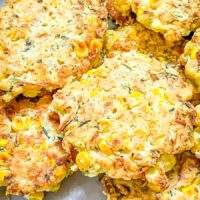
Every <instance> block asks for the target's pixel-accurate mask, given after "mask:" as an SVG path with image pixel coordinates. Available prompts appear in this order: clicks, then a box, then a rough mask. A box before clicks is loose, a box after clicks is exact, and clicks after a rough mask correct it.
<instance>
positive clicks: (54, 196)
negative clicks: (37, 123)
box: [0, 0, 106, 200]
mask: <svg viewBox="0 0 200 200" xmlns="http://www.w3.org/2000/svg"><path fill="white" fill-rule="evenodd" d="M3 5H4V0H0V7H1V6H3ZM102 190H103V188H102V186H101V184H100V183H99V181H98V178H88V177H84V176H83V175H82V174H81V173H80V172H78V173H76V174H74V175H72V176H71V177H69V178H67V179H66V180H64V181H63V183H62V186H61V189H60V190H59V191H58V192H56V193H48V194H47V195H46V197H45V200H105V199H106V198H105V196H104V195H103V194H102ZM5 199H6V198H3V197H1V196H0V200H5ZM7 199H11V200H23V198H21V197H10V198H7Z"/></svg>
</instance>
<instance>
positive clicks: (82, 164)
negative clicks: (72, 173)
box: [76, 151, 92, 170]
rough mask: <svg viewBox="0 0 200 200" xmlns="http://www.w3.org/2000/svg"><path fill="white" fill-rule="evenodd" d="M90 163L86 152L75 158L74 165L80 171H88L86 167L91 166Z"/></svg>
mask: <svg viewBox="0 0 200 200" xmlns="http://www.w3.org/2000/svg"><path fill="white" fill-rule="evenodd" d="M91 161H92V158H91V156H90V154H89V153H88V152H87V151H82V152H80V153H78V155H77V156H76V164H77V166H78V167H79V168H80V169H82V170H86V169H88V167H89V166H90V164H91Z"/></svg>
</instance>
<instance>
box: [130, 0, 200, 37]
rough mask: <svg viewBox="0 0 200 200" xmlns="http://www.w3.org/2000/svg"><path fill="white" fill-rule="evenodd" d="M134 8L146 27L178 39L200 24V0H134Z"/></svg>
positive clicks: (138, 18) (139, 19)
mask: <svg viewBox="0 0 200 200" xmlns="http://www.w3.org/2000/svg"><path fill="white" fill-rule="evenodd" d="M132 10H133V12H135V14H136V15H137V20H138V21H139V22H140V23H142V24H143V25H144V26H145V27H147V28H149V29H151V30H153V31H155V32H160V33H162V34H164V37H165V39H167V40H169V41H177V40H180V39H182V37H183V36H187V35H189V34H190V32H191V31H194V30H195V29H196V28H198V26H200V12H199V10H200V2H199V0H190V1H183V0H132Z"/></svg>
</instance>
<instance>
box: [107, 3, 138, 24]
mask: <svg viewBox="0 0 200 200" xmlns="http://www.w3.org/2000/svg"><path fill="white" fill-rule="evenodd" d="M131 3H132V0H106V8H107V10H108V14H109V17H110V18H111V19H112V20H114V21H115V22H116V23H117V24H122V25H128V24H132V23H133V22H134V21H135V16H134V14H133V13H132V12H131Z"/></svg>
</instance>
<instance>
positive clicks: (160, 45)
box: [106, 22, 185, 64]
mask: <svg viewBox="0 0 200 200" xmlns="http://www.w3.org/2000/svg"><path fill="white" fill-rule="evenodd" d="M184 45H185V41H184V40H183V41H180V42H176V43H172V42H169V41H166V40H165V39H164V37H163V36H162V35H161V34H160V33H155V32H153V31H151V30H149V29H147V28H145V27H144V26H143V25H141V24H139V23H137V22H136V23H134V24H133V25H130V26H124V27H120V28H118V29H117V30H109V31H107V34H106V51H107V56H108V57H112V56H113V54H114V53H115V52H117V51H125V52H127V51H130V50H133V49H136V50H137V51H139V52H141V53H143V54H147V55H149V56H151V57H155V58H157V59H158V60H160V61H165V62H168V63H175V64H177V60H178V59H179V57H180V55H181V54H182V53H183V51H184Z"/></svg>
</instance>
